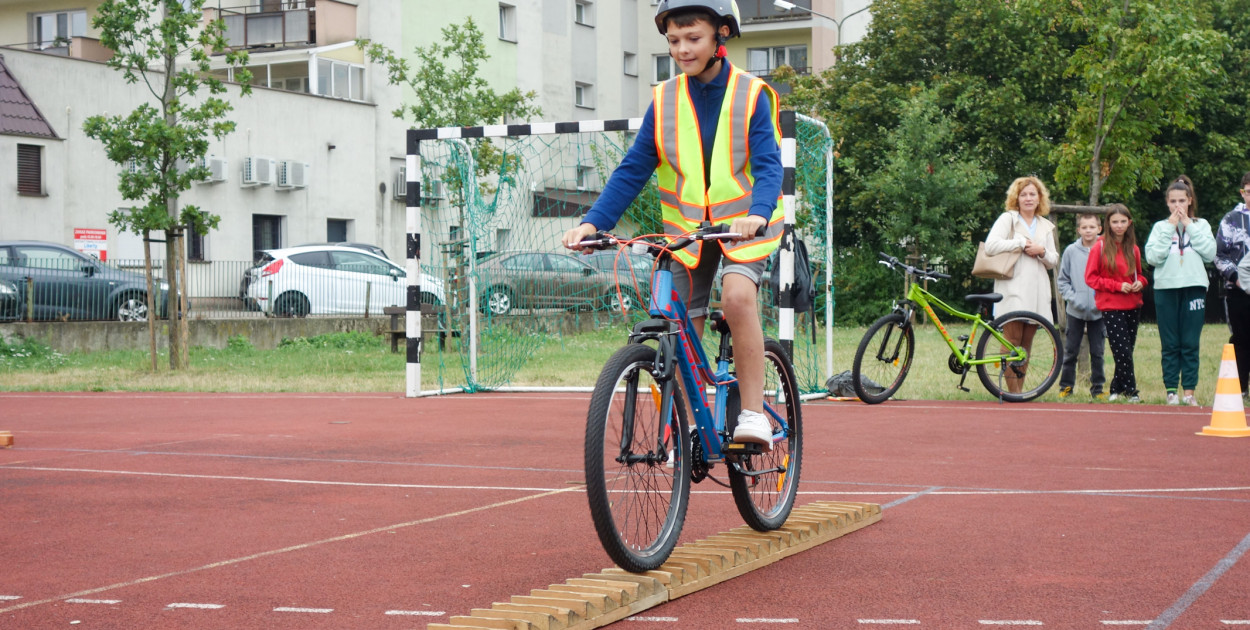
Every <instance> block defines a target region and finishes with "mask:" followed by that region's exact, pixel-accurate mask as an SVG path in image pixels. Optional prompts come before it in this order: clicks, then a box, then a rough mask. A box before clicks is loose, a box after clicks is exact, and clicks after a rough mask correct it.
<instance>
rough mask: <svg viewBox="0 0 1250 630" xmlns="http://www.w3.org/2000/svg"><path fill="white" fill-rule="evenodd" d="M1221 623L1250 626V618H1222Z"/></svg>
mask: <svg viewBox="0 0 1250 630" xmlns="http://www.w3.org/2000/svg"><path fill="white" fill-rule="evenodd" d="M1220 623H1222V624H1224V625H1226V626H1250V619H1221V620H1220Z"/></svg>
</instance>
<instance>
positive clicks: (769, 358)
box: [729, 339, 803, 532]
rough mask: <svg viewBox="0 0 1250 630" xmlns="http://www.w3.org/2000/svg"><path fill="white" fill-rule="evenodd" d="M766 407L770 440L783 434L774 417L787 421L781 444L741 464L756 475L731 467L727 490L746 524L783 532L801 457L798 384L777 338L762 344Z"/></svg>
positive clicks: (801, 421) (801, 423)
mask: <svg viewBox="0 0 1250 630" xmlns="http://www.w3.org/2000/svg"><path fill="white" fill-rule="evenodd" d="M764 406H765V411H764V415H765V416H766V417H767V418H768V421H769V423H770V424H772V427H773V435H774V436H775V435H777V434H779V433H781V432H782V424H781V423H780V422H778V418H777V417H773V414H774V413H775V414H777V416H778V417H780V419H781V420H784V421H785V432H784V435H785V439H783V440H777V441H774V442H773V448H772V450H771V451H765V452H764V453H762V454H760V455H751V456H748V457H745V458H743V460H742V461H740V462H739V465H740V466H742V467H743V468H744V469H746V471H747V472H750V473H759V474H752V475H748V474H743V473H742V472H739V471H738V470H737V469H736V468H734V467H733V466H730V467H729V487H730V489H731V490H733V495H734V504H735V505H737V506H738V513H739V514H741V515H742V520H743V521H745V522H746V524H747V525H750V526H751V528H752V529H754V530H756V531H761V532H766V531H771V530H774V529H777V528H778V527H781V526H782V525H783V524H784V523H785V522H786V519H787V518H789V517H790V510H791V509H793V508H794V498H795V495H796V494H797V493H798V490H799V471H800V469H801V467H800V464H801V463H802V455H803V408H802V406H801V405H800V399H799V384H798V381H797V380H796V379H795V377H794V366H793V364H792V363H791V362H790V356H789V354H787V353H786V351H785V348H783V347H782V345H781V343H780V342H778V341H777V340H775V339H767V340H765V341H764ZM770 411H771V413H770ZM761 471H766V472H761Z"/></svg>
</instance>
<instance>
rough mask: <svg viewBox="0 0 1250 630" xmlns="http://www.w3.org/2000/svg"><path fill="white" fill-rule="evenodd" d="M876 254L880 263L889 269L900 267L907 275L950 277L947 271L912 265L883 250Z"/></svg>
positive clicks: (940, 278)
mask: <svg viewBox="0 0 1250 630" xmlns="http://www.w3.org/2000/svg"><path fill="white" fill-rule="evenodd" d="M878 255H879V257H880V258H881V260H880V261H879V262H880V263H881V264H883V265H885V266H886V267H889V268H890V269H894V268H896V267H901V268H902V269H903V271H904V272H905V273H907V274H908V275H912V276H920V277H921V278H929V279H932V280H949V279H950V277H951V276H950V274H948V273H940V272H937V271H934V270H932V269H921V268H919V267H913V266H911V265H909V264H907V263H904V262H903V261H901V260H899V259H897V258H895V257H893V256H891V255H889V254H887V253H885V252H878Z"/></svg>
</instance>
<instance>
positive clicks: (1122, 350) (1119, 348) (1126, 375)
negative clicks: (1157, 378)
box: [1102, 308, 1141, 396]
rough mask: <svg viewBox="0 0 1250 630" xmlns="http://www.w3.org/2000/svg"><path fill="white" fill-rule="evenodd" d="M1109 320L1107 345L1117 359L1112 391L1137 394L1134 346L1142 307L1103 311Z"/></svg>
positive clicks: (1131, 394)
mask: <svg viewBox="0 0 1250 630" xmlns="http://www.w3.org/2000/svg"><path fill="white" fill-rule="evenodd" d="M1102 318H1103V321H1105V322H1107V345H1109V346H1111V357H1112V358H1113V359H1115V376H1113V377H1112V378H1111V393H1112V394H1121V395H1124V396H1136V395H1137V375H1135V374H1134V373H1133V348H1134V347H1135V346H1136V345H1137V323H1138V322H1139V321H1140V319H1141V309H1140V308H1135V309H1133V310H1131V311H1103V312H1102Z"/></svg>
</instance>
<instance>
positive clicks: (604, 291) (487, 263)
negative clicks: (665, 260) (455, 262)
mask: <svg viewBox="0 0 1250 630" xmlns="http://www.w3.org/2000/svg"><path fill="white" fill-rule="evenodd" d="M477 273H478V277H479V280H478V282H479V285H480V286H483V287H485V288H484V289H482V293H481V295H480V296H479V297H478V307H479V308H481V309H482V310H483V311H485V312H489V313H491V314H493V315H506V314H508V313H510V312H512V310H513V309H515V308H527V309H535V308H609V309H612V310H619V309H621V308H622V307H624V308H625V309H626V310H628V309H630V308H634V307H635V306H637V305H638V303H639V302H638V297H637V296H636V295H634V292H633V289H632V287H627V286H625V285H624V283H622V287H621V289H622V291H621V293H620V294H619V296H618V293H617V290H616V282H615V280H614V278H613V274H612V273H610V272H601V271H599V270H597V269H595V268H594V267H592V266H590V265H589V264H587V263H585V262H582V261H581V260H580V256H575V255H569V254H552V253H547V252H506V253H503V254H497V255H495V256H492V257H490V258H487V259H484V260H482V261H479V262H478V263H477Z"/></svg>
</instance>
